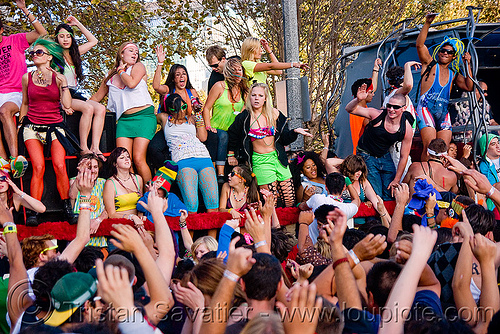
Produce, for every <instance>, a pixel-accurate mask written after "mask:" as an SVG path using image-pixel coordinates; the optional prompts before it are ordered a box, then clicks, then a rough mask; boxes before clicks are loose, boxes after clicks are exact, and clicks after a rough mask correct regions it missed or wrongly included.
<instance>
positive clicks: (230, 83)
mask: <svg viewBox="0 0 500 334" xmlns="http://www.w3.org/2000/svg"><path fill="white" fill-rule="evenodd" d="M238 67H239V68H241V69H242V72H243V76H242V78H241V80H240V82H239V83H237V80H236V74H235V72H236V70H237V68H238ZM224 79H225V80H226V83H227V87H228V88H229V96H230V97H231V99H232V100H233V101H236V100H235V98H234V96H233V90H232V89H233V87H235V86H237V87H238V88H239V90H240V95H241V99H242V100H243V101H244V100H245V98H246V95H247V94H248V83H247V82H248V79H247V77H246V74H245V71H244V70H243V65H241V60H239V59H238V58H229V59H228V60H227V62H226V65H225V66H224ZM236 102H237V101H236Z"/></svg>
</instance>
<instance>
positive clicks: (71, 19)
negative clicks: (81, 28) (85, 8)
mask: <svg viewBox="0 0 500 334" xmlns="http://www.w3.org/2000/svg"><path fill="white" fill-rule="evenodd" d="M66 22H67V23H68V25H70V26H77V25H79V24H80V21H78V19H77V18H76V17H74V16H73V15H70V16H68V18H67V19H66Z"/></svg>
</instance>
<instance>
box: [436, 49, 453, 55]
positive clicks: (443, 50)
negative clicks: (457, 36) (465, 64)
mask: <svg viewBox="0 0 500 334" xmlns="http://www.w3.org/2000/svg"><path fill="white" fill-rule="evenodd" d="M439 53H446V54H449V55H450V56H453V55H454V54H455V50H448V49H440V50H439Z"/></svg>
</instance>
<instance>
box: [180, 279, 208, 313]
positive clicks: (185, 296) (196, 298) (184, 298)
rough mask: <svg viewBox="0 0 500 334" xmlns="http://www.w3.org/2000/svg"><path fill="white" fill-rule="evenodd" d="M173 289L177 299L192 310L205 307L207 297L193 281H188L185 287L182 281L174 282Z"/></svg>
mask: <svg viewBox="0 0 500 334" xmlns="http://www.w3.org/2000/svg"><path fill="white" fill-rule="evenodd" d="M172 290H173V292H174V295H175V299H177V300H178V301H179V302H181V303H182V304H184V305H185V306H187V307H189V308H190V309H191V310H193V311H196V310H197V309H202V308H204V307H205V297H204V296H203V293H202V292H201V291H200V289H198V288H197V287H196V286H195V285H194V284H193V283H191V282H188V283H187V287H183V286H182V285H181V284H180V283H177V284H173V288H172Z"/></svg>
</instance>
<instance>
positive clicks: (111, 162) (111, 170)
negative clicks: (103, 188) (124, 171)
mask: <svg viewBox="0 0 500 334" xmlns="http://www.w3.org/2000/svg"><path fill="white" fill-rule="evenodd" d="M124 152H127V153H128V154H129V155H130V152H129V151H128V150H127V149H126V148H125V147H117V148H115V149H114V150H113V151H112V152H111V153H110V154H109V157H108V160H107V161H106V164H107V169H108V173H107V176H108V178H110V177H112V176H115V175H116V174H117V173H118V171H117V169H116V161H117V160H118V157H119V156H120V155H122V153H124ZM130 158H131V159H132V157H130Z"/></svg>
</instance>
